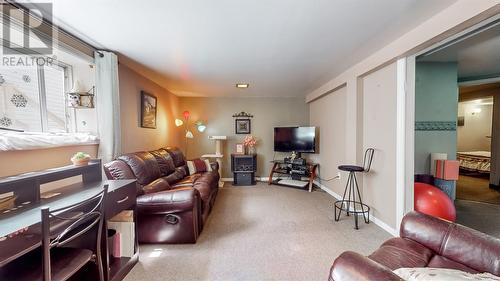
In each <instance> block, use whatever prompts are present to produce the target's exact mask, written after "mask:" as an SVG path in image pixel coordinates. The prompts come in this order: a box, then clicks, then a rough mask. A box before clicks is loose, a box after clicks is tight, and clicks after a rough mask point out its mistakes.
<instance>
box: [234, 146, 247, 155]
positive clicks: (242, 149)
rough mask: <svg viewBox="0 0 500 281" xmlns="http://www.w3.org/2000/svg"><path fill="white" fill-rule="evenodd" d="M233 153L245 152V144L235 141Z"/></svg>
mask: <svg viewBox="0 0 500 281" xmlns="http://www.w3.org/2000/svg"><path fill="white" fill-rule="evenodd" d="M234 154H245V146H244V145H243V144H242V143H237V144H236V149H235V151H234Z"/></svg>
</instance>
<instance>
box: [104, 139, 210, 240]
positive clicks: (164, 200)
mask: <svg viewBox="0 0 500 281" xmlns="http://www.w3.org/2000/svg"><path fill="white" fill-rule="evenodd" d="M104 171H105V173H106V176H107V177H108V179H113V180H120V179H136V180H137V213H138V214H137V223H138V239H139V242H141V243H169V244H175V243H195V242H196V240H197V238H198V235H199V234H200V232H201V230H202V228H203V224H204V223H205V221H206V219H207V218H208V215H209V213H210V211H211V209H212V207H213V204H214V202H215V197H216V196H217V191H218V181H219V172H218V165H217V163H212V171H210V172H204V173H198V174H193V175H189V171H188V168H187V165H186V159H185V157H184V155H183V153H182V151H180V150H179V149H178V148H173V147H168V148H162V149H158V150H154V151H149V152H146V151H141V152H135V153H128V154H124V155H122V156H119V157H118V158H117V159H116V160H114V161H111V162H109V163H106V164H104Z"/></svg>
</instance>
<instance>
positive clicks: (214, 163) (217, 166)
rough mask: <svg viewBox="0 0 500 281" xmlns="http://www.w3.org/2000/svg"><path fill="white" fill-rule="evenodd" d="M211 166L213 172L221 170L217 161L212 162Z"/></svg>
mask: <svg viewBox="0 0 500 281" xmlns="http://www.w3.org/2000/svg"><path fill="white" fill-rule="evenodd" d="M210 166H211V167H212V171H218V170H219V163H218V162H217V161H215V162H210Z"/></svg>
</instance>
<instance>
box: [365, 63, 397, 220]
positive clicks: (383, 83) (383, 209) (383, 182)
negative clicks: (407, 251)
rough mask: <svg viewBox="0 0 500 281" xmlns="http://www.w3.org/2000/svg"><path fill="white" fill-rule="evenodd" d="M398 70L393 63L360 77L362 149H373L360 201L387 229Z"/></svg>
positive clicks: (392, 210)
mask: <svg viewBox="0 0 500 281" xmlns="http://www.w3.org/2000/svg"><path fill="white" fill-rule="evenodd" d="M396 86H397V67H396V63H392V64H390V65H388V66H386V67H384V68H382V69H380V70H378V71H376V72H373V73H371V74H369V75H368V76H366V77H364V78H363V147H364V150H366V149H367V148H369V147H371V148H374V149H375V153H374V155H373V162H372V167H371V170H370V172H369V173H366V174H364V177H363V199H364V202H365V203H367V204H368V205H369V206H371V208H372V210H373V215H374V216H375V217H377V218H378V219H380V220H382V221H384V222H385V223H386V224H388V225H389V226H390V227H393V228H394V227H395V226H396V225H397V222H396V204H394V202H396V173H395V171H396V129H397V127H396V120H397V116H396V98H397V87H396Z"/></svg>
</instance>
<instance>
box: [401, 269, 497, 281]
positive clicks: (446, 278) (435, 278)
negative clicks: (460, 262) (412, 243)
mask: <svg viewBox="0 0 500 281" xmlns="http://www.w3.org/2000/svg"><path fill="white" fill-rule="evenodd" d="M394 273H395V274H396V275H398V276H399V277H401V278H403V280H406V281H470V280H482V281H487V280H490V281H500V277H497V276H495V275H493V274H491V273H487V272H485V273H477V274H473V273H468V272H465V271H460V270H457V269H448V268H430V267H422V268H398V269H396V270H394Z"/></svg>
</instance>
